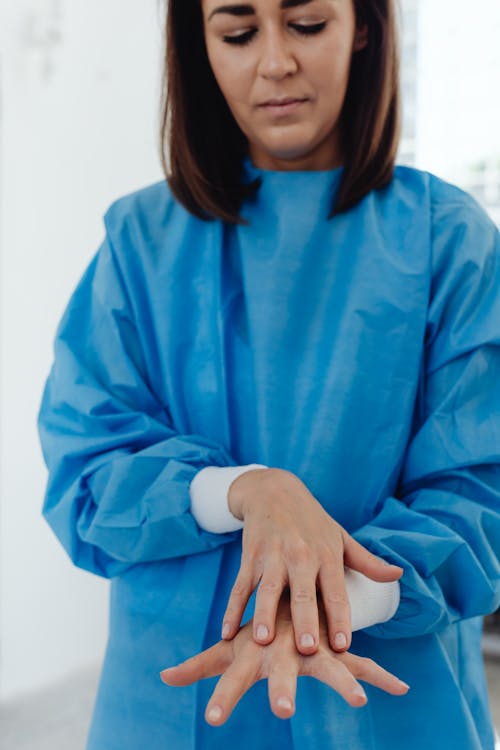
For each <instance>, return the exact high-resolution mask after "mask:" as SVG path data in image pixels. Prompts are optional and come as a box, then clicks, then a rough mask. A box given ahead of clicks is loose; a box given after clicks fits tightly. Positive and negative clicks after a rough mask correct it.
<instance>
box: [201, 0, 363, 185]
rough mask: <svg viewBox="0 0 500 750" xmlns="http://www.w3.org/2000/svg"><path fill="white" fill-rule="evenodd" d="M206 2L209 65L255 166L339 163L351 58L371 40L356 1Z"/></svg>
mask: <svg viewBox="0 0 500 750" xmlns="http://www.w3.org/2000/svg"><path fill="white" fill-rule="evenodd" d="M226 2H227V0H226ZM201 4H202V11H203V22H204V33H205V40H206V46H207V52H208V57H209V61H210V65H211V67H212V70H213V73H214V76H215V78H216V80H217V83H218V84H219V87H220V89H221V91H222V94H223V95H224V97H225V99H226V101H227V104H228V106H229V108H230V110H231V112H232V114H233V117H234V119H235V120H236V122H237V123H238V125H239V127H240V129H241V130H242V132H243V133H244V135H245V136H246V138H247V139H248V148H249V154H250V157H251V159H252V161H253V163H254V164H255V165H256V166H257V167H260V168H262V169H273V170H274V169H277V170H309V169H316V170H321V169H332V168H334V167H337V166H340V165H341V164H342V153H341V152H340V133H339V127H338V123H339V117H340V113H341V110H342V105H343V103H344V98H345V93H346V89H347V83H348V80H349V70H350V65H351V59H352V56H353V54H355V53H356V52H358V51H359V50H361V49H362V48H363V47H364V46H366V43H367V29H366V27H363V28H359V29H357V28H356V17H355V11H354V4H353V0H249V1H248V4H247V1H246V0H244V2H238V1H237V0H231V4H226V3H225V2H224V0H222V1H221V0H201Z"/></svg>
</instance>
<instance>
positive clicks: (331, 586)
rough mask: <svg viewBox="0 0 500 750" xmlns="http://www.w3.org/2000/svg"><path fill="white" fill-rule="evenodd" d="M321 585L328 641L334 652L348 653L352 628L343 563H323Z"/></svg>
mask: <svg viewBox="0 0 500 750" xmlns="http://www.w3.org/2000/svg"><path fill="white" fill-rule="evenodd" d="M319 583H320V588H321V598H322V602H323V607H324V610H325V614H326V620H327V623H328V641H329V643H330V646H331V647H332V649H333V650H334V651H339V652H340V651H346V650H347V649H348V648H350V646H351V633H352V628H351V606H350V604H349V597H348V596H347V589H346V586H345V573H344V565H343V563H341V562H340V563H339V561H336V562H335V561H333V562H328V563H327V562H325V563H323V564H322V565H321V567H320V569H319Z"/></svg>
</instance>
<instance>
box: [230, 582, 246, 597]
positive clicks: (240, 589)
mask: <svg viewBox="0 0 500 750" xmlns="http://www.w3.org/2000/svg"><path fill="white" fill-rule="evenodd" d="M249 588H250V586H249V583H248V581H247V580H244V579H241V580H238V581H236V582H235V583H234V586H233V588H232V590H231V597H234V598H236V599H239V598H240V597H242V596H245V594H246V593H247V592H248V589H249Z"/></svg>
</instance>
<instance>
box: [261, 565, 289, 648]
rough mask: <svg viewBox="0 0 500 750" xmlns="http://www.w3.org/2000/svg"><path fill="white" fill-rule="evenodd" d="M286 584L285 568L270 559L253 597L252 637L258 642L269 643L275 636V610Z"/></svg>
mask: <svg viewBox="0 0 500 750" xmlns="http://www.w3.org/2000/svg"><path fill="white" fill-rule="evenodd" d="M286 584H287V577H286V569H285V568H284V567H283V564H282V563H281V562H275V563H273V562H272V561H270V563H269V565H268V566H266V568H265V569H264V573H263V575H262V578H261V581H260V583H259V588H258V589H257V596H256V597H255V611H254V617H253V623H254V625H253V637H254V640H255V641H256V642H257V643H259V644H262V645H266V644H268V643H271V641H272V640H273V638H274V636H275V633H276V627H275V626H276V612H277V610H278V604H279V600H280V598H281V594H282V593H283V589H284V588H285V586H286Z"/></svg>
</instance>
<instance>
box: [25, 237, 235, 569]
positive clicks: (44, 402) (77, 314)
mask: <svg viewBox="0 0 500 750" xmlns="http://www.w3.org/2000/svg"><path fill="white" fill-rule="evenodd" d="M122 278H123V277H122V275H121V269H120V266H119V263H118V262H117V259H116V254H115V251H114V248H113V244H112V240H111V239H110V235H109V233H107V234H106V237H105V239H104V241H103V243H102V245H101V246H100V248H99V250H98V251H97V253H96V254H95V256H94V258H93V259H92V261H91V262H90V264H89V266H88V267H87V269H86V271H85V273H84V274H83V276H82V278H81V280H80V282H79V283H78V285H77V287H76V289H75V291H74V292H73V294H72V296H71V298H70V301H69V303H68V305H67V307H66V310H65V312H64V314H63V317H62V319H61V321H60V323H59V326H58V330H57V333H56V337H55V343H54V360H53V364H52V367H51V370H50V373H49V375H48V378H47V381H46V383H45V388H44V391H43V395H42V399H41V405H40V408H39V414H38V430H39V436H40V441H41V446H42V451H43V456H44V459H45V463H46V465H47V468H48V481H47V487H46V492H45V498H44V503H43V516H44V518H45V519H46V520H47V522H48V523H49V525H50V526H51V528H52V530H53V531H54V533H55V534H56V536H57V537H58V538H59V540H60V542H61V543H62V545H63V546H64V548H65V549H66V551H67V553H68V555H69V556H70V558H71V559H72V561H73V562H74V563H75V565H77V566H79V567H81V568H84V569H86V570H88V571H91V572H93V573H96V574H98V575H101V576H103V577H107V578H110V577H113V576H116V575H119V574H121V573H123V572H124V571H125V570H126V569H127V568H129V567H130V566H131V565H133V564H135V563H140V562H146V561H154V560H162V559H166V558H172V557H177V556H182V555H193V554H196V553H200V552H205V551H208V550H210V549H212V548H214V547H218V546H219V545H222V544H226V543H228V542H231V541H233V540H235V539H236V537H237V536H238V534H239V533H240V532H238V531H233V532H232V533H227V534H213V533H209V532H207V531H205V530H204V529H202V528H200V526H199V525H198V524H197V523H196V521H195V519H194V517H193V515H192V514H191V512H190V496H189V485H190V482H191V480H192V479H193V477H194V476H195V474H196V473H197V472H198V471H199V470H201V469H202V468H203V467H205V466H209V465H215V466H233V465H236V461H235V460H234V459H233V458H232V456H231V455H229V454H228V453H227V451H226V450H225V448H224V447H223V446H221V445H218V444H217V443H216V442H214V441H212V440H209V439H207V438H205V437H203V436H201V435H194V434H188V435H182V434H178V433H177V432H176V431H175V429H174V428H173V425H172V420H171V418H170V415H169V412H168V407H165V406H163V405H162V404H161V403H160V402H159V401H158V399H157V397H156V396H155V394H154V393H153V391H152V389H151V387H150V385H149V383H148V377H147V371H146V367H145V356H144V353H143V351H142V347H141V339H140V336H139V335H138V331H137V328H136V325H135V324H134V319H133V315H132V313H131V309H130V301H129V298H128V290H127V289H126V288H125V286H124V284H123V280H122Z"/></svg>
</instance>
